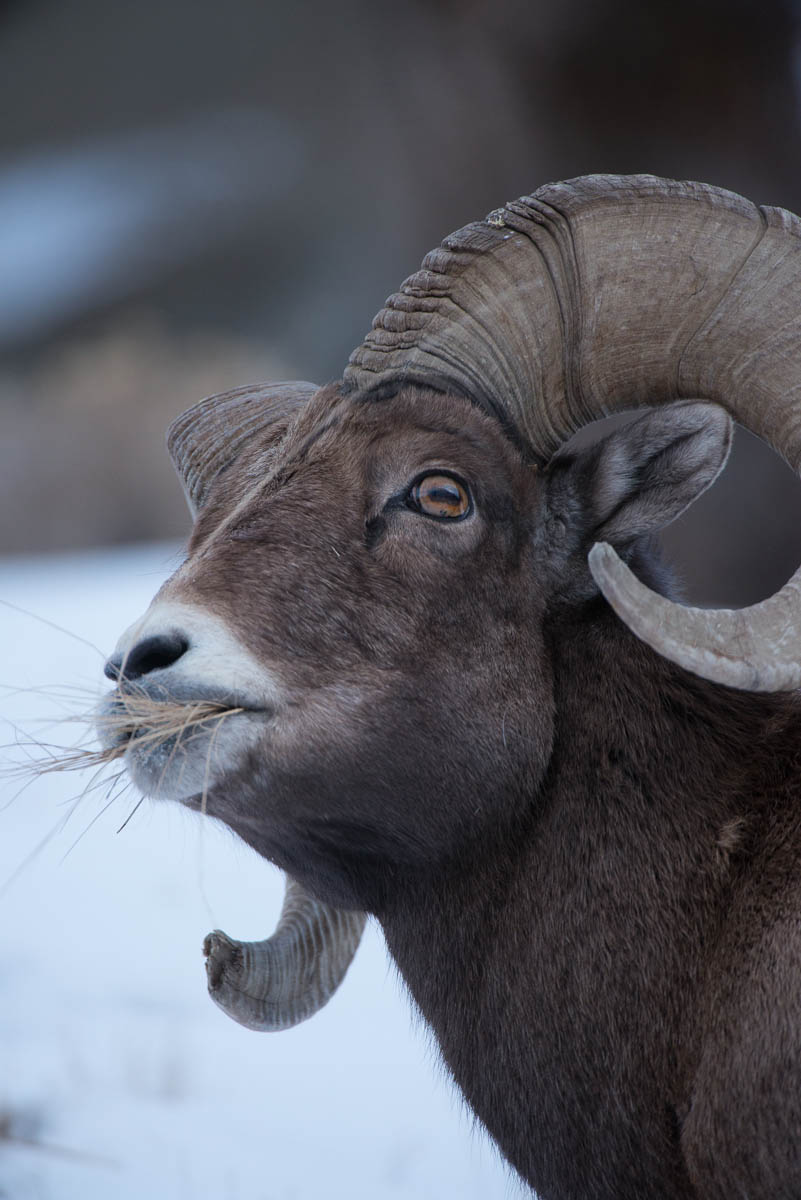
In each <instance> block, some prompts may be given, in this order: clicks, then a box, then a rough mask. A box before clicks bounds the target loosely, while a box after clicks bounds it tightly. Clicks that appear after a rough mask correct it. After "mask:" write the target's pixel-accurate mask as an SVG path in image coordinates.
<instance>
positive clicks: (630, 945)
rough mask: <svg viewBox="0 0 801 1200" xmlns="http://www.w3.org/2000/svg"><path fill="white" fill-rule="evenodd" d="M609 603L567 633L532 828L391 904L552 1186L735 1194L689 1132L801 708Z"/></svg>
mask: <svg viewBox="0 0 801 1200" xmlns="http://www.w3.org/2000/svg"><path fill="white" fill-rule="evenodd" d="M601 605H602V602H601V601H595V602H593V603H592V605H591V607H592V608H593V613H592V619H591V620H587V619H586V617H587V616H588V615H589V614H583V616H582V618H580V619H575V618H574V619H566V620H558V619H557V620H554V621H553V622H552V624H551V627H550V629H549V631H548V632H549V637H550V641H551V652H552V654H553V661H554V668H555V670H554V674H555V681H556V689H557V696H556V711H557V713H558V714H559V717H558V726H557V730H556V743H555V749H554V754H553V759H552V762H551V766H550V770H549V774H548V778H547V780H546V782H545V784H544V786H543V788H542V790H541V792H540V794H539V795H537V796H535V797H532V803H531V808H530V811H529V813H528V816H527V818H526V820H525V822H524V824H523V826H522V827H520V828H516V829H514V830H506V831H505V832H504V831H499V832H498V835H497V837H496V838H495V840H494V841H493V842H492V843H491V844H490V843H488V842H487V841H484V842H482V844H481V845H480V846H474V847H472V848H471V849H468V850H465V852H464V854H463V856H462V857H461V858H460V859H459V860H458V861H453V862H451V863H450V865H449V867H448V869H447V870H438V871H437V872H436V873H432V875H431V876H430V877H429V878H425V877H421V876H416V877H415V878H414V879H413V880H407V882H406V884H405V886H401V888H400V889H399V892H398V894H397V896H396V898H395V902H393V903H392V904H391V905H390V906H389V907H388V909H387V911H386V912H384V913H382V914H380V917H381V921H382V924H383V927H384V931H385V934H386V937H387V942H388V945H389V948H390V951H391V952H392V954H393V956H394V958H395V960H396V962H397V964H398V966H399V968H400V970H401V973H402V974H403V977H404V979H405V980H406V983H407V984H408V986H409V989H410V991H411V993H412V995H413V997H414V999H415V1001H416V1003H417V1005H418V1006H419V1008H420V1010H421V1012H422V1014H423V1016H424V1018H425V1020H426V1021H427V1022H429V1023H430V1025H431V1026H432V1028H433V1030H434V1031H435V1033H436V1036H437V1038H438V1041H439V1045H440V1048H441V1050H442V1054H443V1057H444V1059H445V1062H446V1063H447V1065H448V1067H449V1068H450V1070H451V1072H452V1073H453V1075H454V1077H455V1078H456V1080H457V1081H458V1083H459V1086H460V1087H461V1088H462V1090H463V1091H464V1093H465V1096H466V1098H467V1100H468V1102H469V1103H470V1105H471V1106H472V1107H473V1108H474V1110H475V1111H476V1113H477V1114H478V1115H479V1117H481V1118H482V1119H483V1120H484V1121H485V1122H486V1123H487V1124H488V1126H489V1129H490V1132H491V1134H492V1136H493V1137H494V1138H495V1139H496V1140H497V1142H498V1144H499V1145H500V1147H501V1148H502V1149H504V1150H506V1152H507V1153H508V1155H509V1157H510V1160H511V1161H512V1162H513V1165H514V1166H515V1167H516V1168H517V1169H518V1170H519V1171H520V1172H521V1174H522V1175H523V1176H524V1177H525V1178H527V1179H528V1180H529V1181H530V1182H531V1183H532V1184H533V1186H534V1187H535V1188H536V1190H537V1192H538V1193H539V1195H540V1196H541V1197H542V1200H550V1198H551V1197H553V1198H554V1200H571V1198H576V1200H578V1198H582V1200H587V1198H589V1197H593V1198H599V1200H600V1198H601V1197H604V1198H608V1200H613V1198H614V1200H625V1198H627V1197H631V1198H632V1200H634V1198H637V1200H641V1198H642V1197H643V1196H646V1195H647V1196H649V1197H651V1198H657V1197H664V1198H665V1200H667V1198H668V1197H670V1198H671V1200H673V1198H678V1197H690V1196H695V1195H697V1194H703V1195H704V1196H706V1195H717V1194H718V1193H717V1192H716V1191H715V1192H710V1191H708V1190H706V1191H702V1192H700V1193H699V1192H697V1191H696V1190H695V1188H694V1187H693V1184H692V1183H691V1179H690V1171H692V1172H693V1173H694V1174H695V1176H696V1179H697V1181H698V1183H699V1185H700V1184H701V1182H702V1181H703V1178H704V1177H703V1174H702V1172H703V1169H704V1168H703V1164H700V1163H697V1164H695V1165H692V1164H691V1165H690V1167H688V1165H687V1163H686V1162H685V1156H684V1154H683V1152H682V1147H681V1140H682V1129H683V1126H684V1125H685V1123H687V1121H688V1119H691V1118H692V1116H693V1114H692V1091H693V1081H694V1078H695V1076H696V1074H697V1072H698V1071H699V1046H700V1042H701V1036H702V1034H703V1033H705V1032H706V1033H708V1029H707V1028H706V1024H705V1015H704V1014H705V1010H706V1006H707V1005H708V1004H709V1003H710V1000H711V995H712V992H713V991H716V990H719V988H720V986H721V980H720V979H718V978H716V977H715V963H716V961H717V960H716V956H715V954H714V953H713V954H712V955H711V963H712V967H711V973H708V974H707V975H702V974H699V964H703V963H709V962H710V948H711V947H713V946H715V945H716V944H719V943H721V942H722V941H723V940H724V939H725V938H726V937H727V936H728V934H727V928H728V927H727V917H728V916H729V915H730V914H732V913H735V912H736V911H737V909H738V905H740V904H741V903H742V897H743V895H744V893H745V892H747V890H748V880H749V878H750V872H752V871H753V870H754V868H755V864H757V863H758V862H759V859H760V858H761V856H762V852H763V850H764V840H765V831H766V829H768V828H769V829H771V830H772V831H773V838H774V840H775V837H776V836H777V829H778V827H781V826H783V825H784V824H786V823H788V822H789V823H792V824H797V822H798V817H797V815H796V809H797V807H798V806H797V805H795V804H794V803H793V800H792V797H791V796H789V795H788V786H789V785H788V782H787V778H788V775H789V768H788V765H787V764H788V761H792V759H793V758H794V757H795V756H794V755H789V754H788V752H787V743H788V740H790V739H792V742H793V744H794V745H799V744H801V742H800V741H799V736H798V735H799V732H801V730H800V728H799V726H800V724H801V722H800V721H799V708H798V705H797V703H796V702H795V700H793V699H788V698H774V697H755V696H749V695H746V694H744V693H739V692H731V691H728V690H724V689H722V688H717V687H714V686H712V685H709V684H707V683H705V682H703V681H701V680H698V679H695V678H693V677H691V676H689V675H687V674H686V673H684V672H681V671H679V670H678V669H676V668H674V667H672V666H671V665H670V664H668V663H666V662H664V661H663V660H661V659H659V658H658V657H657V656H656V655H654V654H653V653H652V652H651V651H650V650H649V649H648V648H647V647H645V646H642V645H641V644H640V643H638V642H635V641H634V639H633V637H632V635H631V634H630V633H629V632H628V631H627V630H626V629H625V628H624V626H622V625H621V624H620V623H619V622H618V621H617V620H616V619H615V618H614V617H613V616H612V615H611V614H610V613H607V615H606V616H604V614H603V613H602V612H601V611H599V607H600V606H601ZM624 643H625V645H624ZM588 695H589V697H590V699H591V703H589V704H588ZM654 696H658V697H660V698H661V702H660V703H659V705H658V706H657V707H656V708H655V707H654V704H653V698H654ZM744 740H747V741H748V742H749V744H752V745H753V746H754V747H755V753H754V755H753V757H749V759H748V763H749V765H748V768H747V770H744V769H743V767H742V766H741V765H738V764H741V763H742V760H743V756H742V754H741V753H738V752H737V750H738V748H741V747H742V744H743V741H744ZM765 919H766V918H764V917H763V918H762V921H760V920H757V921H756V927H757V928H755V930H754V936H755V937H756V936H757V935H758V932H759V928H761V927H762V924H763V923H764V920H765ZM446 964H447V969H443V967H444V966H445V965H446ZM521 979H522V983H521V982H520V980H521ZM718 1015H719V1017H720V1016H721V1015H722V1019H723V1020H725V1013H724V1014H720V1013H719V1014H718ZM665 1080H667V1081H668V1082H667V1086H664V1084H663V1083H660V1082H659V1081H665ZM532 1081H535V1082H534V1083H533V1084H532ZM787 1082H788V1083H790V1082H791V1081H787ZM797 1084H798V1081H795V1093H794V1094H795V1095H796V1096H797V1095H798V1090H799V1089H798V1086H797ZM731 1103H733V1104H736V1097H733V1098H731ZM788 1103H790V1106H791V1107H792V1106H793V1103H795V1102H789V1101H788ZM796 1107H797V1104H796ZM514 1146H528V1147H529V1148H530V1152H529V1153H523V1154H522V1155H520V1154H518V1155H517V1156H516V1157H514V1156H513V1155H512V1153H511V1150H510V1148H511V1147H514ZM710 1153H711V1154H713V1150H710ZM696 1157H697V1155H696ZM711 1169H712V1170H714V1166H712V1168H711ZM704 1186H707V1185H706V1184H704ZM760 1194H761V1193H760Z"/></svg>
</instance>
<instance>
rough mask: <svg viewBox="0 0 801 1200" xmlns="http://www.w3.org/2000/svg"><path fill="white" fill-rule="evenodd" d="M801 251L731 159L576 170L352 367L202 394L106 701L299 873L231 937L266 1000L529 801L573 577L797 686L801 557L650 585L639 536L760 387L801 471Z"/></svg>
mask: <svg viewBox="0 0 801 1200" xmlns="http://www.w3.org/2000/svg"><path fill="white" fill-rule="evenodd" d="M800 250H801V239H799V226H798V223H797V222H796V220H795V218H791V217H789V216H788V214H786V213H783V212H781V211H780V210H771V209H758V208H756V207H754V206H753V205H751V204H750V203H748V202H747V201H745V200H742V199H741V198H740V197H737V196H734V195H732V194H730V193H727V192H721V191H718V190H715V189H712V188H707V187H704V186H702V185H697V184H676V183H670V182H666V181H663V180H657V179H654V178H652V177H647V176H643V177H633V178H626V179H622V178H616V177H607V176H599V177H590V178H587V179H583V180H576V181H573V182H570V183H566V184H559V185H554V186H551V187H547V188H543V189H541V190H540V191H539V192H537V193H535V195H534V196H531V197H527V198H525V199H523V200H520V201H517V202H515V203H513V204H509V205H507V206H506V207H505V208H503V209H500V210H498V211H496V212H495V213H492V214H491V215H490V216H489V217H488V218H487V220H486V221H483V222H479V223H476V224H474V225H470V226H467V227H466V228H465V229H463V230H461V231H460V232H459V233H457V234H454V235H453V236H452V237H450V238H448V239H446V241H445V242H444V243H443V246H442V247H441V248H440V249H439V250H436V251H434V252H433V253H432V254H430V255H429V256H428V257H427V259H426V260H425V262H424V264H423V268H422V269H421V271H419V272H418V273H417V274H416V275H413V276H412V277H411V278H410V279H409V280H407V281H406V283H405V284H404V285H403V287H402V289H401V291H400V292H399V293H398V294H396V295H395V296H393V297H391V299H390V300H389V301H388V302H387V306H386V307H385V308H384V309H383V310H382V312H381V313H380V314H379V316H378V317H377V318H376V321H375V322H374V328H373V331H372V332H371V333H370V334H369V335H368V337H367V339H366V341H365V342H364V344H363V345H362V346H361V347H360V348H359V349H358V350H357V351H356V352H355V353H354V354H353V356H352V357H351V361H350V364H349V366H348V368H347V370H346V371H345V374H344V379H343V381H342V382H341V383H338V384H335V385H331V386H328V387H325V388H322V389H319V390H318V389H317V388H316V387H315V386H314V385H311V384H274V385H265V386H260V387H253V388H243V389H238V390H237V391H235V392H231V393H228V394H226V395H224V396H219V397H213V398H212V399H210V400H206V401H203V402H202V403H201V404H199V405H197V406H196V407H195V408H193V409H191V410H190V411H189V412H188V413H186V414H185V415H184V416H183V417H181V418H180V419H179V420H178V421H177V422H176V423H175V425H174V426H173V428H172V430H171V434H170V449H171V452H172V455H173V458H174V461H175V463H176V466H177V468H178V470H179V473H180V474H181V477H182V479H183V481H184V485H185V488H186V492H187V496H188V499H189V502H190V505H191V507H192V509H193V512H194V513H195V515H196V523H195V528H194V532H193V535H192V540H191V543H190V546H189V553H188V557H187V560H186V562H185V563H184V565H183V566H182V567H181V568H180V569H179V570H178V572H177V573H176V574H175V576H174V577H173V578H172V579H171V580H170V581H169V582H168V583H167V584H166V585H165V587H164V588H163V589H162V592H161V593H160V594H159V596H157V597H156V599H155V601H154V603H153V605H152V606H151V608H150V609H149V610H148V612H147V613H146V614H145V616H144V617H143V618H142V620H141V621H140V622H138V623H137V624H136V625H135V626H133V627H132V628H131V629H130V630H129V631H128V632H127V634H126V635H125V636H124V637H123V638H122V639H121V641H120V644H119V646H118V648H117V650H116V652H115V654H114V656H113V657H112V659H111V660H110V661H109V665H108V668H107V670H108V673H109V675H110V676H111V677H112V678H114V679H115V681H117V688H116V689H115V691H114V692H113V693H112V694H111V696H110V698H109V700H108V702H107V705H106V708H105V711H104V717H103V721H102V725H103V728H104V729H105V731H106V732H105V734H104V736H105V737H106V741H107V745H108V746H109V748H110V750H111V751H112V752H114V753H124V754H125V755H126V759H127V761H128V763H129V765H130V768H131V771H132V774H133V776H134V778H135V779H136V781H137V782H138V784H139V785H140V786H141V787H142V789H143V790H144V791H146V792H148V793H150V794H152V795H165V796H170V797H173V798H177V799H179V800H182V801H184V802H185V803H188V804H190V805H194V806H197V807H201V808H203V809H204V810H205V811H208V812H209V813H211V814H212V815H215V816H218V817H220V818H222V819H223V820H224V821H225V822H226V823H227V824H228V825H230V826H231V827H232V828H233V829H234V830H236V831H237V832H238V833H239V834H241V836H242V837H244V838H245V840H247V841H248V842H249V843H250V844H251V845H253V846H254V847H255V848H256V849H257V850H259V851H260V852H261V853H262V854H264V855H265V856H266V857H268V858H270V859H271V860H273V861H274V862H276V863H278V864H279V865H280V866H281V867H282V868H283V869H284V870H285V871H286V872H287V874H288V876H289V879H290V884H289V887H288V891H287V899H286V903H285V907H284V912H283V914H282V917H281V921H280V924H279V928H278V930H277V931H276V934H275V935H274V936H273V938H271V939H269V940H268V941H266V942H264V943H259V944H255V945H254V944H248V945H243V944H241V943H236V942H232V941H231V940H229V939H228V938H226V937H225V935H223V934H220V933H215V934H212V935H211V936H210V938H209V940H208V943H207V947H206V948H207V953H208V970H209V982H210V989H211V992H212V995H213V996H214V998H215V999H216V1000H217V1001H218V1003H220V1004H221V1005H222V1007H224V1008H225V1009H226V1010H227V1011H228V1012H230V1013H231V1015H233V1016H234V1017H236V1019H237V1020H240V1021H242V1022H243V1023H245V1024H249V1025H252V1026H254V1027H257V1028H281V1027H283V1026H285V1025H288V1024H292V1023H294V1022H295V1021H297V1020H301V1019H303V1018H304V1017H306V1016H309V1015H311V1013H312V1012H314V1011H315V1010H316V1009H317V1008H318V1007H319V1006H320V1005H321V1004H322V1003H324V1002H325V1000H326V999H327V998H328V997H329V996H330V995H331V994H332V992H333V990H334V989H335V988H336V986H337V985H338V983H339V981H340V979H341V977H342V975H343V974H344V971H345V970H346V969H347V965H348V963H349V961H350V958H351V956H352V954H353V952H354V950H355V947H356V944H357V943H358V939H359V935H360V932H361V928H362V925H363V921H364V917H363V915H362V913H361V911H359V909H362V908H367V909H369V910H370V911H375V912H377V913H379V914H380V913H381V912H382V910H384V909H385V908H386V907H387V906H390V905H391V904H392V896H393V882H394V878H395V876H396V875H397V874H398V873H406V874H408V873H413V872H415V871H421V870H428V871H430V870H436V869H437V863H438V862H441V861H442V860H443V858H444V857H446V856H453V855H458V854H459V853H460V851H461V848H462V847H466V846H468V845H469V844H470V843H475V842H476V840H477V839H481V838H482V836H484V835H485V833H486V830H487V828H488V827H489V826H490V825H497V824H498V823H499V822H500V823H506V824H510V825H512V826H513V825H514V822H515V821H516V820H517V819H518V817H519V814H520V812H521V811H522V806H525V805H527V804H530V803H531V797H532V796H533V795H535V794H536V791H537V786H538V783H539V782H540V780H541V778H542V775H543V773H544V771H545V770H546V769H547V764H548V760H549V755H550V752H551V738H552V715H553V714H552V703H553V701H552V694H551V688H550V678H549V658H548V652H547V647H546V646H545V645H544V633H543V629H544V619H545V615H546V614H547V613H553V611H554V609H555V608H557V607H558V606H559V605H560V604H569V603H573V604H575V603H577V602H579V601H580V602H582V603H586V602H587V601H588V600H592V599H593V597H594V596H595V597H597V595H598V589H599V588H600V591H601V592H602V593H603V595H604V596H605V597H606V598H607V599H608V601H609V602H610V603H611V604H612V606H613V608H614V609H615V611H616V612H617V613H618V614H619V616H620V617H621V618H622V619H623V620H624V621H625V622H626V624H628V625H629V626H630V627H631V629H632V630H633V631H634V632H635V633H636V634H637V635H638V637H639V638H641V639H642V640H643V641H644V642H645V643H648V644H649V645H650V646H651V647H652V648H653V649H655V650H656V651H657V652H659V653H660V654H662V655H664V656H665V657H667V658H670V659H672V660H673V661H674V662H676V663H678V664H679V665H680V666H682V667H684V668H686V669H688V670H690V671H693V672H695V673H696V674H699V675H701V676H704V677H706V678H708V679H710V680H713V681H715V682H718V683H721V684H727V685H730V686H734V687H740V688H750V689H753V690H778V689H783V688H790V687H795V686H798V683H799V678H800V676H799V650H798V647H799V616H798V611H799V606H798V599H797V591H798V587H799V579H798V578H797V577H795V578H794V579H793V580H791V581H790V583H789V584H787V585H786V587H785V588H784V589H783V590H782V592H780V593H779V595H778V596H776V597H774V598H773V599H771V600H769V601H766V602H765V603H764V604H761V605H759V606H757V607H756V608H754V609H753V610H747V611H745V612H742V613H737V612H707V611H701V610H693V609H688V608H685V607H683V606H681V605H679V604H676V603H674V602H672V601H670V600H668V599H666V598H664V597H662V596H659V595H657V594H656V593H655V592H654V591H653V590H651V589H650V588H649V587H648V584H649V582H650V583H651V584H653V579H649V577H648V574H647V573H648V569H649V568H648V564H647V559H646V557H644V556H642V555H641V553H640V551H641V546H642V538H643V537H644V536H645V535H647V534H649V533H650V532H651V531H652V530H654V529H656V528H658V527H659V526H660V525H663V524H665V523H666V522H667V521H669V520H671V519H672V518H673V517H675V516H676V515H677V514H678V513H679V512H680V511H682V509H683V508H684V507H686V505H687V504H688V503H690V502H691V501H692V500H693V499H694V498H695V496H696V495H697V494H698V493H699V492H700V491H701V490H703V488H705V487H706V486H708V484H709V483H710V482H711V481H712V479H714V477H715V475H716V474H717V472H718V471H719V470H720V468H721V466H722V464H723V462H724V461H725V458H726V454H727V451H728V445H729V437H730V417H729V415H727V414H730V416H731V417H734V418H735V419H737V420H739V421H740V422H741V423H742V424H744V425H745V426H747V427H749V428H751V429H752V430H754V431H755V432H757V433H759V434H761V435H762V436H764V437H765V438H766V439H767V440H768V441H769V442H770V443H771V444H772V445H773V446H774V447H775V448H776V449H778V450H779V451H780V452H781V453H782V454H784V456H785V457H786V458H787V459H788V461H789V462H790V463H791V464H792V465H794V466H798V464H799V460H800V459H801V420H799V419H798V390H799V378H798V372H799V367H798V353H797V349H798V340H799V332H801V309H799V305H798V283H799V274H801V257H800V256H799V252H800ZM709 401H712V402H713V403H708V402H709ZM677 402H678V403H677ZM644 406H650V407H652V408H655V409H656V411H654V412H651V413H649V414H648V415H646V416H643V417H641V418H639V419H638V420H637V421H635V422H634V424H632V425H631V426H629V427H628V428H627V429H626V430H625V431H624V432H621V433H618V434H614V435H612V437H611V438H610V439H608V440H607V441H606V442H604V443H602V444H601V445H600V446H598V447H596V448H595V449H594V450H592V451H589V452H586V453H585V454H582V455H579V456H569V455H564V454H560V453H559V451H560V447H561V446H562V445H563V443H564V442H565V441H566V440H567V439H568V438H569V437H570V435H571V434H572V433H573V432H574V431H575V430H576V429H578V428H580V427H581V426H583V425H585V424H586V423H587V422H589V421H591V420H593V419H595V418H597V417H601V416H604V415H609V414H611V413H614V412H618V411H621V410H623V409H631V408H637V407H644ZM719 406H722V407H719ZM724 410H725V411H724ZM588 558H589V567H588V566H587V559H588ZM627 564H630V565H627ZM630 567H634V569H635V571H636V570H639V571H640V574H641V576H642V575H643V573H645V579H644V581H643V579H642V578H641V579H640V580H638V579H637V578H636V577H635V574H633V573H632V570H631V569H630ZM593 581H594V582H593ZM148 705H151V706H153V705H155V706H156V707H157V708H158V706H161V708H159V711H167V709H169V708H170V706H172V711H173V712H175V711H177V712H178V714H179V716H178V718H177V723H176V720H173V724H172V725H170V724H169V722H168V723H167V724H166V725H164V726H163V727H162V728H161V730H160V731H159V729H158V728H157V725H158V722H157V721H156V719H155V718H153V717H152V716H147V715H146V710H147V706H148ZM176 706H177V708H176ZM193 706H194V707H193ZM181 713H184V715H185V719H183V720H181V719H180V714H181ZM143 714H144V715H143ZM171 719H172V718H171ZM165 730H166V732H165Z"/></svg>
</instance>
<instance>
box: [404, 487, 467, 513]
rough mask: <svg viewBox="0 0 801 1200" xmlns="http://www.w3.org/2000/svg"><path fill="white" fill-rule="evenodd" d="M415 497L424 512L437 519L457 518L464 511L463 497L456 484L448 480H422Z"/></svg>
mask: <svg viewBox="0 0 801 1200" xmlns="http://www.w3.org/2000/svg"><path fill="white" fill-rule="evenodd" d="M416 490H417V497H418V502H419V504H420V507H421V508H422V509H423V511H424V512H427V513H429V514H430V515H433V516H438V517H459V516H461V515H462V513H463V512H464V511H465V507H466V505H465V496H464V493H463V491H462V489H461V488H460V487H459V485H458V484H457V483H455V482H454V481H453V480H450V479H443V478H439V479H432V480H431V481H430V482H427V481H426V480H423V481H422V483H420V484H418V487H417V489H416Z"/></svg>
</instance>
